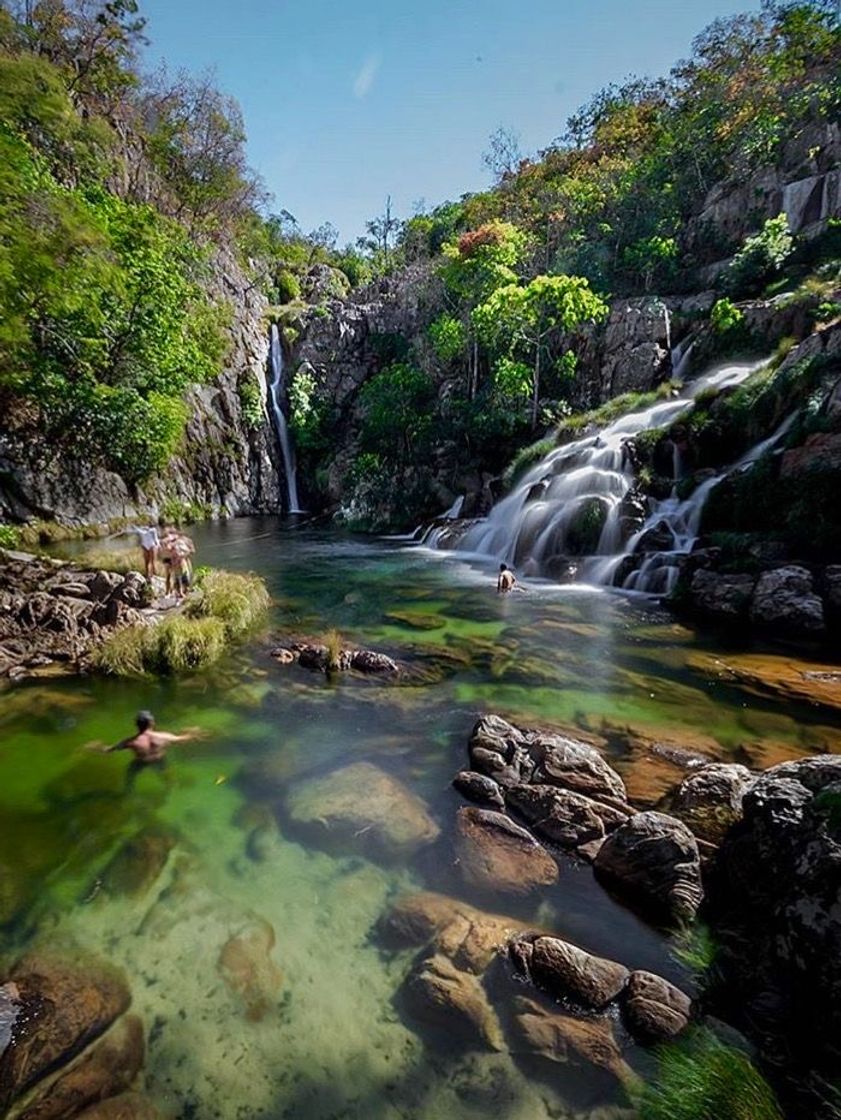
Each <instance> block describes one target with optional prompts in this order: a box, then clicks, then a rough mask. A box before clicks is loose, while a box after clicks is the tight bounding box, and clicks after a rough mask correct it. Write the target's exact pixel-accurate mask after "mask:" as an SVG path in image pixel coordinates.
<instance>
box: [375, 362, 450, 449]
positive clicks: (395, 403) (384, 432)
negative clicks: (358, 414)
mask: <svg viewBox="0 0 841 1120" xmlns="http://www.w3.org/2000/svg"><path fill="white" fill-rule="evenodd" d="M434 394H435V386H434V385H433V383H432V380H431V378H430V377H429V376H428V374H426V373H423V372H422V371H421V370H419V369H416V368H415V367H414V366H410V365H406V364H405V363H403V362H396V363H395V364H394V365H391V366H388V367H387V368H386V369H384V370H382V372H381V373H378V374H377V375H376V376H375V377H372V378H371V380H370V381H368V382H366V384H365V385H363V387H362V389H361V391H360V393H359V401H360V405H361V408H362V417H363V418H362V433H361V434H362V443H363V446H364V448H365V450H367V451H374V452H377V453H379V454H380V455H382V456H383V457H385V458H390V459H393V460H395V461H397V462H402V461H403V460H404V459H408V458H411V456H412V455H413V454H414V453H415V452H417V451H418V450H419V444H420V443H421V442H422V440H423V437H424V436H425V435H427V434H428V431H429V424H430V418H429V411H430V406H431V404H432V400H433V397H434Z"/></svg>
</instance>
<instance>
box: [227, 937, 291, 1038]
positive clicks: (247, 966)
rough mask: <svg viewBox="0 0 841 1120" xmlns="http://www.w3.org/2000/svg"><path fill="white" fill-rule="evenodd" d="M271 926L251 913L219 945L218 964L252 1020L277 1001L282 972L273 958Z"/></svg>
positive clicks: (261, 1015) (273, 944) (259, 1017)
mask: <svg viewBox="0 0 841 1120" xmlns="http://www.w3.org/2000/svg"><path fill="white" fill-rule="evenodd" d="M274 946H275V932H274V927H273V926H272V925H271V923H270V922H267V921H266V919H265V918H260V917H257V916H254V917H253V918H251V919H249V921H248V922H246V923H245V924H244V925H243V926H242V928H241V929H239V930H238V931H237V932H236V933H235V934H234V935H233V936H232V937H230V938H229V939H228V940H227V941H226V942H225V944H224V945H223V946H222V951H221V953H220V954H219V960H218V962H217V968H218V969H219V972H220V974H221V976H222V979H223V980H224V981H225V984H226V985H227V987H228V989H229V990H230V991H231V992H232V993H233V994H234V995H235V996H237V997H238V998H239V999H240V1000H241V1001H242V1003H243V1005H244V1007H245V1016H246V1018H247V1019H250V1020H251V1021H252V1022H257V1021H259V1020H260V1019H262V1018H264V1017H265V1015H266V1013H267V1012H268V1011H270V1010H271V1008H272V1007H274V1006H275V1005H276V1003H277V994H278V992H279V991H280V988H281V985H282V983H283V973H282V972H281V971H280V969H279V968H278V966H277V965H276V964H275V962H274V961H273V960H272V950H273V949H274Z"/></svg>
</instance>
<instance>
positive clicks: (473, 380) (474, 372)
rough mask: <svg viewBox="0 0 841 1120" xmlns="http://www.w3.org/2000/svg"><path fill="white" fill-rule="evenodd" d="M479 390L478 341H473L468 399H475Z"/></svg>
mask: <svg viewBox="0 0 841 1120" xmlns="http://www.w3.org/2000/svg"><path fill="white" fill-rule="evenodd" d="M478 389H479V341H478V339H475V338H474V339H473V353H472V356H471V365H470V399H471V400H475V399H476V393H477V391H478Z"/></svg>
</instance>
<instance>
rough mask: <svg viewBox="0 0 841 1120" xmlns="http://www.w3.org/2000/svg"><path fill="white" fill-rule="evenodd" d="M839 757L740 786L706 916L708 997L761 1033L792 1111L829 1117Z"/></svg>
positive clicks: (836, 977)
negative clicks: (711, 978) (711, 966)
mask: <svg viewBox="0 0 841 1120" xmlns="http://www.w3.org/2000/svg"><path fill="white" fill-rule="evenodd" d="M839 820H841V756H836V755H827V756H819V757H815V758H809V759H805V760H803V761H802V762H786V763H782V764H781V765H778V766H774V767H772V768H771V769H770V770H767V771H765V772H764V773H763V774H761V775H760V776H759V777H758V778H757V779H756V781H755V782H754V783H753V785H752V786H751V788H750V789H749V790H748V792H747V793H746V794H745V797H744V801H743V818H742V820H741V821H740V822H739V823H738V824H736V825H735V826H734V828H732V829H731V831H730V833H729V834H728V836H727V837H726V839H725V841H724V843H723V844H722V846H721V849H720V851H719V854H718V857H717V859H716V862H715V864H714V867H713V872H712V875H711V879H710V891H709V900H708V905H707V908H706V918H707V921H708V922H709V923H710V924H711V927H712V932H713V936H714V937H715V939H716V943H717V945H718V946H719V952H718V953H717V956H716V963H715V976H716V977H717V981H718V982H717V984H716V985H715V989H714V996H715V999H716V1002H717V1006H718V1007H719V1008H720V1012H721V1013H724V1014H726V1015H728V1017H730V1018H731V1020H732V1021H735V1022H736V1023H737V1024H739V1025H741V1026H742V1028H743V1029H744V1030H745V1031H746V1032H747V1033H748V1034H749V1035H750V1036H751V1037H752V1038H753V1039H754V1040H755V1041H756V1042H757V1044H758V1045H759V1047H760V1049H761V1051H762V1053H763V1054H764V1056H765V1057H766V1058H768V1060H769V1061H770V1063H771V1064H772V1066H773V1065H783V1066H785V1067H787V1068H788V1071H789V1074H790V1077H791V1081H790V1082H783V1089H784V1094H785V1096H786V1097H788V1098H789V1103H790V1104H792V1108H791V1114H792V1115H797V1116H804V1117H805V1116H813V1117H816V1118H820V1120H828V1118H829V1117H830V1116H832V1115H834V1110H833V1109H832V1108H831V1107H830V1105H829V1103H828V1102H827V1101H826V1100H825V1099H823V1100H822V1099H821V1098H822V1094H821V1093H820V1085H821V1082H822V1081H823V1082H827V1081H831V1080H832V1078H834V1076H835V1073H836V1071H837V1070H838V1068H839V1062H841V1046H839V1038H841V914H839V903H838V899H839V892H841V841H839Z"/></svg>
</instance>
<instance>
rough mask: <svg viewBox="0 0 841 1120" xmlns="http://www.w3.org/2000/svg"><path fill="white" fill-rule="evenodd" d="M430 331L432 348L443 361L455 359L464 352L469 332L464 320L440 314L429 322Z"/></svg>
mask: <svg viewBox="0 0 841 1120" xmlns="http://www.w3.org/2000/svg"><path fill="white" fill-rule="evenodd" d="M428 333H429V338H430V341H431V342H432V348H433V350H434V351H435V353H436V355H437V357H438V358H439V359H440V360H441V361H442V362H452V361H455V359H456V358H458V357H459V356H460V355H462V354H463V353H464V350H465V347H466V346H467V334H466V332H465V329H464V324H463V323H462V321H461V320H460V319H456V318H455V317H454V316H453V315H439V316H438V318H437V319H435V320H434V322H432V323H430V324H429V328H428Z"/></svg>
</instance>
